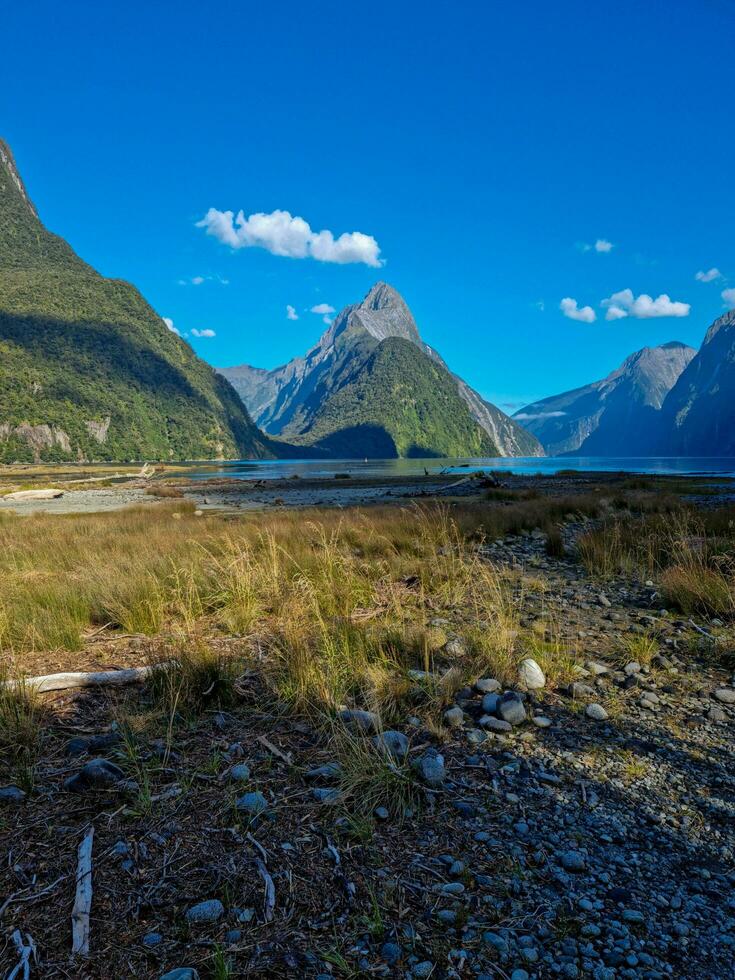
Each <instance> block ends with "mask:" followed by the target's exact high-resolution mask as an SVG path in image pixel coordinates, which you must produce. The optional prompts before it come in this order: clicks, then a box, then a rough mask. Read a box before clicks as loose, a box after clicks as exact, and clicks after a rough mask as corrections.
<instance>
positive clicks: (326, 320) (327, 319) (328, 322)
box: [322, 316, 334, 327]
mask: <svg viewBox="0 0 735 980" xmlns="http://www.w3.org/2000/svg"><path fill="white" fill-rule="evenodd" d="M333 322H334V321H333V320H332V318H331V317H328V316H323V317H322V323H326V325H327V326H328V327H331V326H332V323H333Z"/></svg>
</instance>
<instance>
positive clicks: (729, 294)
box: [721, 289, 735, 310]
mask: <svg viewBox="0 0 735 980" xmlns="http://www.w3.org/2000/svg"><path fill="white" fill-rule="evenodd" d="M721 295H722V298H723V299H724V301H725V302H726V303H727V305H728V306H729V307H730V309H731V310H735V289H723V290H722V293H721Z"/></svg>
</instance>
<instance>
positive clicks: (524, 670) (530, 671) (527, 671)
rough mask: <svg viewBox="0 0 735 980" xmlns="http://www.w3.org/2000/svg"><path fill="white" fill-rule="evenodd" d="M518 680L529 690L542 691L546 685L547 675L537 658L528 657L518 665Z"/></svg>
mask: <svg viewBox="0 0 735 980" xmlns="http://www.w3.org/2000/svg"><path fill="white" fill-rule="evenodd" d="M518 681H519V683H520V685H521V687H525V688H526V689H527V690H529V691H540V690H541V688H543V687H546V675H545V674H544V672H543V670H541V668H540V667H539V665H538V664H537V663H536V661H535V660H533V659H532V658H531V657H527V658H526V659H525V660H521V662H520V664H519V665H518Z"/></svg>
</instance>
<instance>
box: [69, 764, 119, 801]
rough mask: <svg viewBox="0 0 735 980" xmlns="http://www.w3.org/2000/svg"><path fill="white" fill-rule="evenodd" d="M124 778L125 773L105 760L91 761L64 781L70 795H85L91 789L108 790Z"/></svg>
mask: <svg viewBox="0 0 735 980" xmlns="http://www.w3.org/2000/svg"><path fill="white" fill-rule="evenodd" d="M124 778H125V773H124V772H123V770H122V769H121V768H120V766H116V765H115V763H114V762H109V761H108V760H107V759H92V760H91V761H90V762H88V763H87V764H86V766H83V767H82V769H80V770H79V772H78V773H76V774H75V775H73V776H70V777H69V778H68V779H66V780H64V788H65V789H67V790H68V791H69V792H70V793H85V792H86V791H87V790H93V789H109V788H110V787H112V786H115V784H116V783H119V782H120V781H121V780H122V779H124Z"/></svg>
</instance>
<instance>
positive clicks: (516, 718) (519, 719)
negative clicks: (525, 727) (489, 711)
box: [497, 693, 526, 725]
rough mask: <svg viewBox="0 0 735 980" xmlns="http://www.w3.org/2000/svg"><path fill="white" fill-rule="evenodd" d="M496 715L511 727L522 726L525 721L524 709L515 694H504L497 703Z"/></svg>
mask: <svg viewBox="0 0 735 980" xmlns="http://www.w3.org/2000/svg"><path fill="white" fill-rule="evenodd" d="M497 714H498V716H499V717H500V718H502V719H503V721H507V722H509V723H510V724H511V725H522V724H523V722H524V721H525V720H526V709H525V708H524V707H523V702H522V701H521V699H520V698H519V697H518V695H517V694H512V693H508V694H504V695H503V697H502V698H501V699H500V701H499V702H498V707H497Z"/></svg>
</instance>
